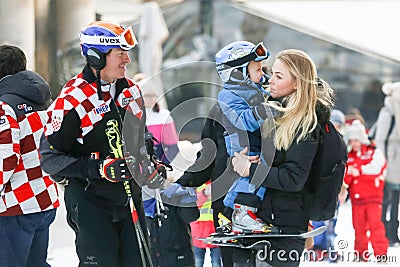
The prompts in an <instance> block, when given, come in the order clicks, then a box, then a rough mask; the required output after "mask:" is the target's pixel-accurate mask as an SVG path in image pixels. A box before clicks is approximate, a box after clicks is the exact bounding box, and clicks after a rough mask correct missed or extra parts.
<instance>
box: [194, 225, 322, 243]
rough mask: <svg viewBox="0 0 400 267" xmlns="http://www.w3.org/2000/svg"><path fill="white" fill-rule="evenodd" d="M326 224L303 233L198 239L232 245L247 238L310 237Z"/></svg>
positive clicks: (232, 235)
mask: <svg viewBox="0 0 400 267" xmlns="http://www.w3.org/2000/svg"><path fill="white" fill-rule="evenodd" d="M326 228H327V227H326V226H321V227H319V228H317V229H314V230H312V231H309V232H306V233H301V234H284V233H278V234H277V233H270V234H234V233H229V234H223V235H215V236H209V237H206V238H198V240H202V241H203V242H204V243H206V244H215V245H225V246H232V245H234V244H235V243H237V242H239V241H241V240H245V239H254V240H260V239H261V240H268V239H269V238H304V239H306V238H309V237H314V236H317V235H320V234H322V233H323V232H325V231H326Z"/></svg>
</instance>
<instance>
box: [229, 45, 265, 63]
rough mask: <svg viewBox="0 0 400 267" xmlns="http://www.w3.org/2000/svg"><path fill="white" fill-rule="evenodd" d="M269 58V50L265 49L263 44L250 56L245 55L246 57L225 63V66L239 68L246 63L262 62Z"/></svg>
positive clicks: (257, 46)
mask: <svg viewBox="0 0 400 267" xmlns="http://www.w3.org/2000/svg"><path fill="white" fill-rule="evenodd" d="M268 57H269V51H268V50H267V48H265V46H264V44H263V43H262V42H261V43H259V44H258V45H256V46H255V47H254V48H253V49H252V50H251V51H250V53H249V54H248V55H245V56H244V57H241V58H238V59H235V60H232V61H229V62H226V63H224V64H225V65H228V66H230V67H237V66H241V65H243V64H244V63H247V62H250V61H252V60H254V61H262V60H264V59H267V58H268Z"/></svg>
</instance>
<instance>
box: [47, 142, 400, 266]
mask: <svg viewBox="0 0 400 267" xmlns="http://www.w3.org/2000/svg"><path fill="white" fill-rule="evenodd" d="M178 145H179V149H180V151H181V156H182V157H181V158H180V162H178V163H176V165H174V167H175V166H179V167H178V168H175V171H174V173H173V174H172V175H173V176H175V178H178V177H179V176H180V174H181V171H182V169H185V166H189V165H191V162H192V161H193V160H194V159H195V153H196V151H197V150H198V149H199V148H200V147H199V145H198V144H194V145H191V144H190V142H187V141H183V142H182V141H181V142H179V144H178ZM60 200H61V207H60V208H59V209H58V211H57V216H56V220H55V222H54V223H53V224H52V226H51V228H50V244H49V264H51V266H52V267H73V266H78V258H77V256H76V253H75V246H74V238H75V235H74V233H73V231H72V230H71V228H70V227H69V226H68V225H67V222H66V218H65V214H66V212H65V206H64V202H63V193H62V191H61V190H60ZM377 216H380V215H377ZM336 233H337V237H336V240H335V241H336V242H335V244H336V247H335V250H336V251H337V252H338V253H339V254H340V255H349V252H350V251H351V250H352V249H353V242H354V230H353V226H352V222H351V204H350V202H347V203H346V204H345V205H342V206H341V207H340V208H339V215H338V221H337V225H336ZM388 256H389V257H390V262H388V263H387V264H385V266H399V264H400V247H398V248H389V251H388ZM345 258H348V257H345ZM206 262H207V263H206V264H205V265H204V266H206V267H209V266H211V263H210V257H209V255H208V253H207V254H206ZM338 264H340V266H350V267H351V266H358V267H360V266H368V267H369V266H371V267H372V266H381V265H382V264H377V263H374V262H373V261H371V262H367V263H353V262H350V260H348V259H344V260H342V261H339V262H338ZM328 265H331V264H330V263H328V262H305V261H303V262H302V263H301V264H300V266H301V267H308V266H328ZM177 267H178V266H177Z"/></svg>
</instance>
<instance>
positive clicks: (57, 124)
mask: <svg viewBox="0 0 400 267" xmlns="http://www.w3.org/2000/svg"><path fill="white" fill-rule="evenodd" d="M61 124H62V119H61V118H60V117H58V116H53V117H52V118H51V127H52V128H53V131H54V132H57V131H58V130H60V128H61Z"/></svg>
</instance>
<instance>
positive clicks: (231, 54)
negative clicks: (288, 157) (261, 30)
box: [215, 41, 273, 233]
mask: <svg viewBox="0 0 400 267" xmlns="http://www.w3.org/2000/svg"><path fill="white" fill-rule="evenodd" d="M269 54H270V53H269V51H268V50H267V49H266V48H265V46H264V44H263V43H259V44H258V45H254V44H253V43H251V42H247V41H237V42H233V43H230V44H228V45H226V46H225V47H223V48H222V49H221V50H220V51H218V52H217V54H216V55H215V61H216V69H217V72H218V75H219V76H220V78H221V79H222V81H223V82H224V88H223V90H221V91H220V92H219V94H218V104H219V105H220V107H221V110H222V112H223V114H224V116H223V125H224V127H225V129H226V132H225V133H224V137H225V144H226V148H227V152H228V154H229V155H230V156H234V154H235V153H238V152H240V151H242V150H243V149H247V150H246V151H247V153H248V155H251V156H256V155H260V151H261V133H260V125H261V124H262V123H263V122H264V120H265V119H266V118H267V117H268V116H267V113H271V114H269V117H270V118H272V117H273V114H272V112H271V111H270V110H267V109H266V105H264V100H265V97H266V96H267V94H268V92H267V91H266V90H264V88H263V86H262V84H263V83H265V82H266V81H267V80H268V78H267V76H266V74H265V73H264V72H263V71H262V62H263V61H264V60H266V59H267V58H268V57H269ZM264 193H265V187H258V185H257V184H255V183H254V181H253V182H250V180H249V178H248V177H240V178H238V179H237V180H236V181H235V182H234V183H233V185H232V186H231V188H230V189H229V192H228V193H227V195H226V196H225V199H224V204H225V206H226V207H227V209H225V211H224V214H223V215H220V221H221V227H220V228H219V229H218V230H219V231H222V232H228V231H230V230H232V231H233V232H235V233H243V232H249V233H262V232H268V231H270V226H268V225H267V224H266V223H264V222H263V221H262V220H261V219H259V218H257V216H255V213H256V212H257V209H258V206H259V204H260V202H261V200H262V199H263V197H264ZM232 212H233V214H232ZM230 217H231V218H232V223H231V222H230V220H229V218H230ZM231 224H232V225H231ZM231 227H232V229H231Z"/></svg>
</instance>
